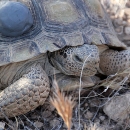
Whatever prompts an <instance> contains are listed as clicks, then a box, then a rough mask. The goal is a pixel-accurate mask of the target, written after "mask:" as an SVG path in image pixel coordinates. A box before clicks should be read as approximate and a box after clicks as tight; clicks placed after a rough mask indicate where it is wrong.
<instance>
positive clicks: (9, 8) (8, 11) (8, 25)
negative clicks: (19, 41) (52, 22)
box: [0, 1, 33, 37]
mask: <svg viewBox="0 0 130 130" xmlns="http://www.w3.org/2000/svg"><path fill="white" fill-rule="evenodd" d="M32 24H33V18H32V15H31V12H30V10H29V9H28V7H27V6H26V5H24V4H22V3H20V2H14V1H7V2H5V1H2V2H0V33H1V34H2V35H5V36H11V37H16V36H19V35H22V34H23V33H25V32H26V31H27V30H29V29H30V27H31V26H32Z"/></svg>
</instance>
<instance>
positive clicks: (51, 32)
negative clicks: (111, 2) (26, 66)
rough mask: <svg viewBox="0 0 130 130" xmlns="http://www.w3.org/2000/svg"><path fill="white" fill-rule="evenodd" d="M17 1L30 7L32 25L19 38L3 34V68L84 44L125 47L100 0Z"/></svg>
mask: <svg viewBox="0 0 130 130" xmlns="http://www.w3.org/2000/svg"><path fill="white" fill-rule="evenodd" d="M10 1H14V0H10ZM18 2H21V3H23V4H24V5H26V6H27V7H28V8H29V10H30V12H31V14H32V17H33V26H32V27H31V28H30V29H29V30H28V31H27V32H26V33H24V34H22V35H20V36H17V37H9V36H4V35H2V34H0V66H2V65H5V64H8V63H13V62H20V61H24V60H27V59H30V58H33V57H34V56H37V55H39V54H41V53H46V52H47V51H50V52H53V51H56V50H59V49H62V48H63V47H65V46H78V45H82V44H84V43H85V44H92V43H93V44H96V45H102V44H107V45H108V46H115V47H124V48H125V45H124V44H123V43H121V42H120V41H119V40H118V38H117V36H116V34H115V32H114V29H113V26H112V23H111V21H110V20H109V18H108V16H107V15H106V13H105V11H104V9H103V8H102V6H101V4H100V2H99V1H98V0H18Z"/></svg>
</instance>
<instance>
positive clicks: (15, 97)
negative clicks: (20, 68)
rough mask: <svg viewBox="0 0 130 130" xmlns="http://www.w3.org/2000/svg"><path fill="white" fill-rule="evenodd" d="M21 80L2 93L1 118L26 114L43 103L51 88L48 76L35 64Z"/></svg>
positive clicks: (0, 97) (0, 100) (0, 99)
mask: <svg viewBox="0 0 130 130" xmlns="http://www.w3.org/2000/svg"><path fill="white" fill-rule="evenodd" d="M27 71H28V72H27V73H26V74H24V75H23V76H22V77H21V78H20V79H19V80H17V81H16V82H14V83H13V84H11V85H10V86H9V87H7V88H6V89H4V90H3V91H2V92H1V93H0V108H1V112H0V118H4V114H5V115H6V116H7V117H14V116H17V115H21V114H25V113H27V112H29V111H30V110H33V109H35V108H36V107H38V106H39V105H42V104H43V103H44V101H45V99H46V98H47V96H48V94H49V90H50V86H49V80H48V76H47V75H46V73H45V71H44V70H43V69H42V67H41V66H40V65H39V64H34V65H32V66H31V67H30V68H28V70H27ZM3 113H4V114H3Z"/></svg>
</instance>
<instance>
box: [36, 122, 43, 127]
mask: <svg viewBox="0 0 130 130" xmlns="http://www.w3.org/2000/svg"><path fill="white" fill-rule="evenodd" d="M34 125H35V126H36V127H37V128H41V127H42V126H43V123H42V122H39V121H36V122H34Z"/></svg>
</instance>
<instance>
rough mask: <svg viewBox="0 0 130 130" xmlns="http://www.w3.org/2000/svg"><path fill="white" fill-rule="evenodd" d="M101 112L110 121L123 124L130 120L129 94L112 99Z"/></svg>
mask: <svg viewBox="0 0 130 130" xmlns="http://www.w3.org/2000/svg"><path fill="white" fill-rule="evenodd" d="M103 111H104V112H105V114H106V115H108V117H109V118H110V119H113V120H115V121H117V122H118V121H120V122H123V121H124V120H125V119H128V120H130V119H129V118H130V117H129V114H130V92H127V93H126V94H124V95H120V96H116V97H114V98H112V99H111V100H110V101H109V102H108V103H107V104H106V105H105V106H104V108H103Z"/></svg>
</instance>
